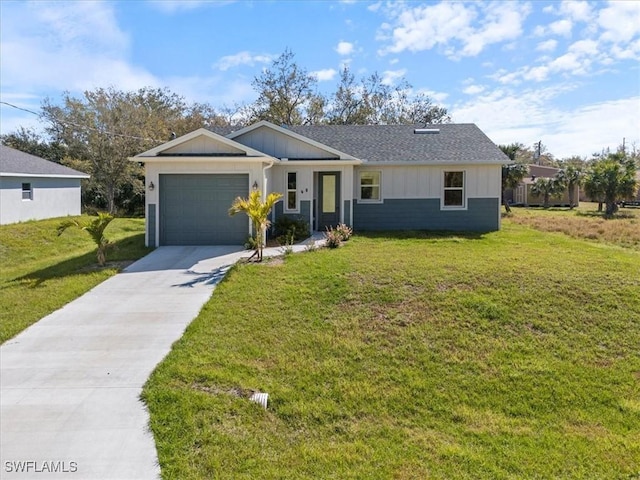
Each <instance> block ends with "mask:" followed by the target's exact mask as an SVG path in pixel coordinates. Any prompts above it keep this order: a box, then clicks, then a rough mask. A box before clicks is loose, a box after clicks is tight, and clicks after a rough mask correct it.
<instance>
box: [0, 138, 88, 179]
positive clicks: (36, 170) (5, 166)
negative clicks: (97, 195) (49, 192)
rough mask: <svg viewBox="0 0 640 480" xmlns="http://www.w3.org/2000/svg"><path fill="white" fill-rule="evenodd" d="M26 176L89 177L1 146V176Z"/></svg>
mask: <svg viewBox="0 0 640 480" xmlns="http://www.w3.org/2000/svg"><path fill="white" fill-rule="evenodd" d="M1 174H14V175H15V174H24V175H28V176H39V175H42V176H47V177H48V176H55V177H75V178H77V177H83V178H85V177H86V178H88V177H89V175H87V174H86V173H83V172H79V171H78V170H74V169H73V168H69V167H65V166H64V165H60V164H58V163H55V162H51V161H49V160H45V159H44V158H41V157H37V156H35V155H31V154H29V153H25V152H21V151H20V150H16V149H15V148H11V147H7V146H6V145H0V175H1Z"/></svg>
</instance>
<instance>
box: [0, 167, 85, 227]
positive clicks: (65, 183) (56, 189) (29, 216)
mask: <svg viewBox="0 0 640 480" xmlns="http://www.w3.org/2000/svg"><path fill="white" fill-rule="evenodd" d="M23 183H30V184H31V192H32V195H31V200H23V198H22V184H23ZM80 192H81V191H80V179H79V178H57V177H28V176H4V175H3V176H2V177H0V225H6V224H8V223H16V222H24V221H27V220H42V219H45V218H55V217H64V216H67V215H80V210H81V204H82V199H81V193H80Z"/></svg>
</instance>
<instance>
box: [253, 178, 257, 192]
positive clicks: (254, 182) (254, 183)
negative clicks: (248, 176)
mask: <svg viewBox="0 0 640 480" xmlns="http://www.w3.org/2000/svg"><path fill="white" fill-rule="evenodd" d="M253 189H254V190H257V189H258V181H257V180H254V181H253Z"/></svg>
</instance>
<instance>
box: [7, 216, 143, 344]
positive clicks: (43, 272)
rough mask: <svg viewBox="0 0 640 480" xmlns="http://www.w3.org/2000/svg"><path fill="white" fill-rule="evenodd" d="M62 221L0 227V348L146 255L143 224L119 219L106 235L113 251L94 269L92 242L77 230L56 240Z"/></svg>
mask: <svg viewBox="0 0 640 480" xmlns="http://www.w3.org/2000/svg"><path fill="white" fill-rule="evenodd" d="M61 220H62V219H52V220H40V221H33V222H24V223H16V224H12V225H2V226H0V258H1V259H2V260H1V267H2V268H0V305H2V308H0V343H1V342H5V341H6V340H8V339H9V338H11V337H13V336H15V335H16V334H18V333H19V332H21V331H22V330H24V329H25V328H27V327H28V326H29V325H31V324H32V323H34V322H36V321H38V320H39V319H41V318H42V317H44V316H46V315H47V314H49V313H51V312H53V311H55V310H57V309H58V308H60V307H62V306H63V305H65V304H66V303H68V302H70V301H71V300H73V299H75V298H77V297H79V296H80V295H82V294H83V293H85V292H87V291H88V290H90V289H91V288H93V287H94V286H96V285H97V284H99V283H100V282H102V281H104V280H106V279H107V278H108V277H110V276H112V275H115V274H116V273H117V272H118V271H119V270H120V269H121V268H122V267H123V266H125V265H126V264H127V263H129V262H130V261H132V260H136V259H138V258H140V257H142V256H143V255H145V254H146V253H148V252H149V249H147V248H145V247H144V219H139V218H136V219H133V218H117V219H115V220H114V221H113V222H112V223H111V224H110V225H109V226H108V227H107V229H106V231H105V236H106V237H107V238H109V239H110V240H112V241H115V242H116V249H115V250H110V251H109V253H108V254H107V260H108V263H107V265H106V266H105V267H104V268H98V267H97V261H96V248H95V244H94V243H93V241H92V240H91V237H90V236H89V235H88V234H87V232H83V231H80V230H79V229H69V230H67V231H66V232H64V233H63V234H62V235H61V236H59V237H58V236H57V233H56V228H57V226H58V225H59V224H60V222H61ZM104 308H108V306H107V305H105V306H104Z"/></svg>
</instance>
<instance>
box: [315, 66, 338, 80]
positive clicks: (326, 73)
mask: <svg viewBox="0 0 640 480" xmlns="http://www.w3.org/2000/svg"><path fill="white" fill-rule="evenodd" d="M336 73H338V71H337V70H335V69H333V68H325V69H324V70H316V71H314V72H311V75H313V76H314V77H316V78H317V79H318V81H319V82H326V81H328V80H333V79H334V78H335V76H336Z"/></svg>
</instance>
